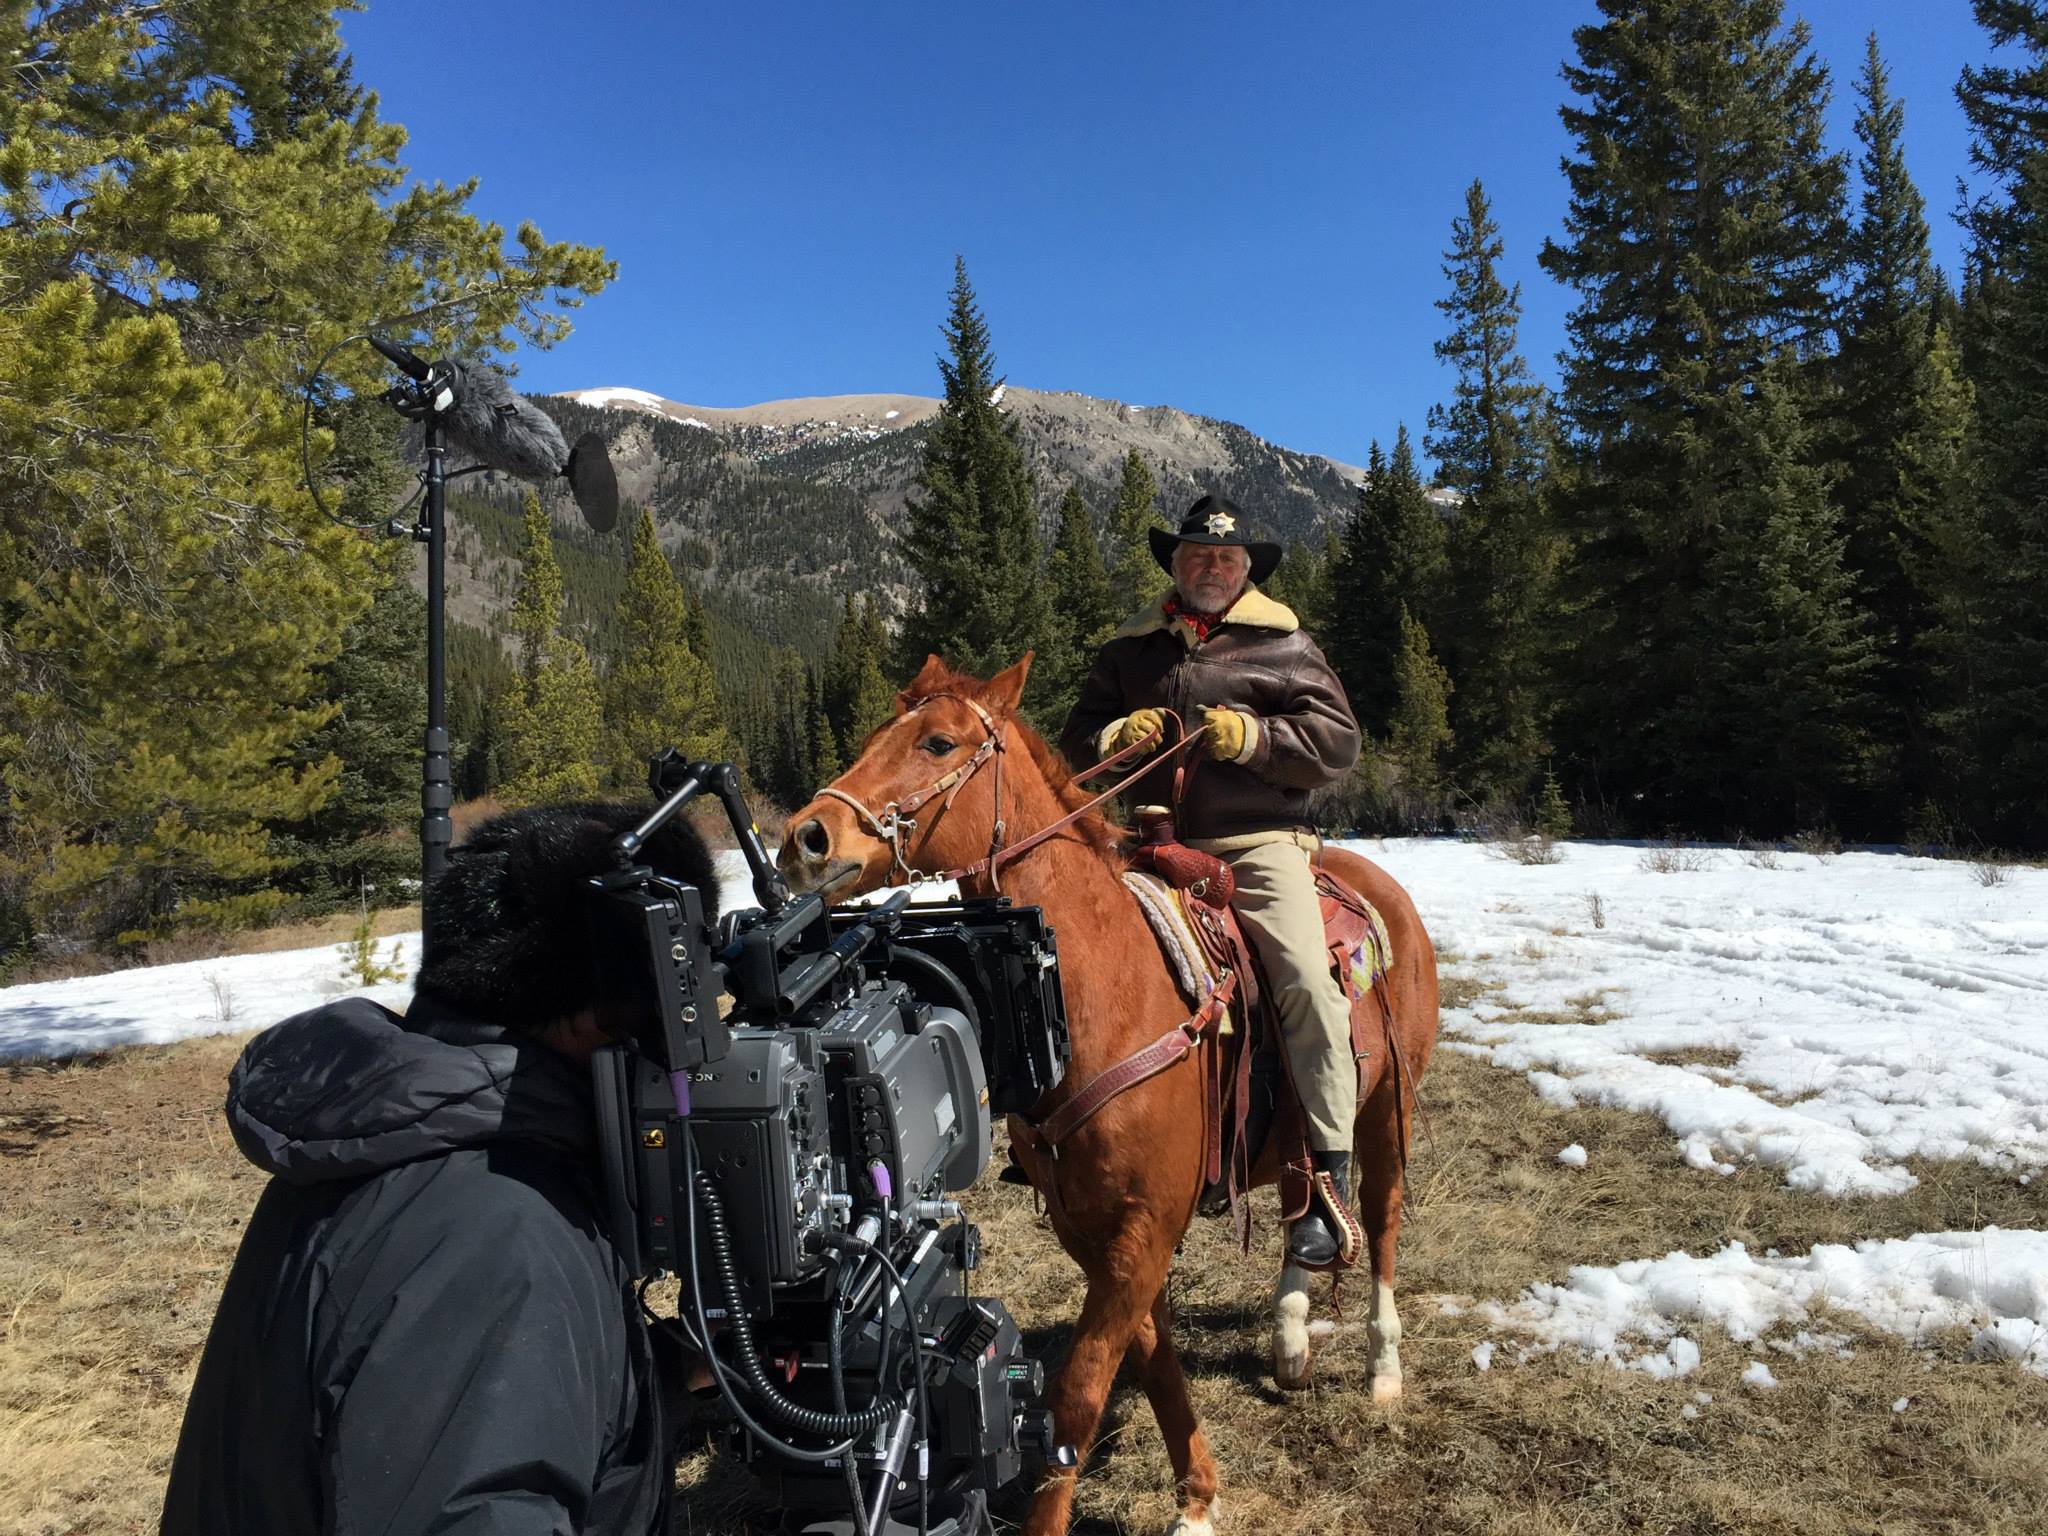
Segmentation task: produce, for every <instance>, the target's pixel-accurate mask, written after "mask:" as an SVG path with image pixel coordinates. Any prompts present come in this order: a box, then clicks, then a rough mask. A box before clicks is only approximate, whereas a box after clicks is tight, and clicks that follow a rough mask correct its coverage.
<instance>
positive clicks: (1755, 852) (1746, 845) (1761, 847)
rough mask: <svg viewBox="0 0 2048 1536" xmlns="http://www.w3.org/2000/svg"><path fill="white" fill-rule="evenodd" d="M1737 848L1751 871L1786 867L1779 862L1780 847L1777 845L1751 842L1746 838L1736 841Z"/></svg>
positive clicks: (1739, 838)
mask: <svg viewBox="0 0 2048 1536" xmlns="http://www.w3.org/2000/svg"><path fill="white" fill-rule="evenodd" d="M1735 846H1736V847H1737V848H1738V849H1739V850H1741V853H1742V861H1743V863H1745V864H1747V865H1748V866H1749V867H1750V868H1751V869H1782V868H1783V867H1784V866H1783V865H1781V864H1780V863H1779V862H1778V845H1777V844H1776V843H1757V842H1751V841H1750V840H1749V839H1748V838H1746V837H1738V838H1737V839H1735Z"/></svg>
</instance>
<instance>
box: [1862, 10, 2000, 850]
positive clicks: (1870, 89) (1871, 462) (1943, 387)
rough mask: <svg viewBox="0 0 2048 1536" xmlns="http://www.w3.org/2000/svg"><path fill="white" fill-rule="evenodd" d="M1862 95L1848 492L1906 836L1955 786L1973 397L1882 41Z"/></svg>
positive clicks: (1887, 793)
mask: <svg viewBox="0 0 2048 1536" xmlns="http://www.w3.org/2000/svg"><path fill="white" fill-rule="evenodd" d="M1857 95H1858V98H1859V101H1860V109H1859V111H1858V112H1857V116H1856V137H1857V140H1858V142H1859V143H1860V144H1861V145H1862V147H1863V153H1862V157H1861V160H1860V162H1859V166H1858V169H1859V171H1860V174H1861V180H1862V183H1863V196H1862V210H1861V217H1860V218H1859V219H1858V221H1857V224H1856V226H1855V228H1854V230H1853V231H1852V233H1851V236H1850V244H1849V257H1850V263H1851V282H1850V286H1849V289H1848V292H1847V294H1846V295H1845V302H1844V305H1843V309H1844V316H1845V322H1844V327H1843V332H1842V341H1841V350H1840V353H1839V357H1838V377H1839V382H1838V386H1837V395H1838V402H1839V403H1838V408H1837V410H1836V411H1835V412H1834V413H1833V415H1834V417H1835V420H1836V422H1837V424H1838V425H1837V432H1838V436H1839V441H1840V449H1839V452H1840V457H1841V460H1842V463H1843V475H1842V480H1841V483H1840V486H1839V487H1838V489H1837V493H1836V495H1837V500H1838V501H1839V503H1840V505H1841V507H1842V510H1843V526H1844V532H1845V534H1846V542H1845V546H1844V557H1843V558H1844V561H1845V563H1846V564H1847V566H1848V568H1849V570H1850V571H1851V573H1852V574H1853V576H1854V578H1855V581H1856V584H1857V592H1858V598H1859V601H1860V603H1861V605H1862V606H1863V608H1864V609H1865V610H1866V611H1867V612H1868V613H1869V615H1870V619H1871V633H1872V638H1873V641H1874V644H1875V645H1876V648H1877V658H1876V666H1875V669H1874V671H1873V674H1872V679H1871V689H1870V692H1871V698H1872V712H1871V719H1870V724H1871V731H1872V736H1873V739H1874V742H1875V751H1876V761H1875V763H1874V768H1873V779H1874V784H1875V787H1876V793H1875V805H1874V807H1873V809H1872V811H1871V813H1870V815H1871V819H1872V821H1873V823H1874V824H1875V825H1876V826H1879V827H1881V828H1885V829H1888V830H1889V831H1890V833H1891V834H1892V835H1897V833H1898V831H1900V830H1901V829H1902V828H1903V827H1904V825H1905V822H1906V819H1907V816H1908V814H1909V812H1910V810H1911V808H1913V807H1915V806H1919V805H1922V804H1924V803H1926V802H1927V801H1928V800H1929V799H1930V798H1933V797H1935V796H1936V795H1937V794H1938V793H1940V786H1939V785H1938V783H1937V778H1936V775H1937V760H1936V747H1937V744H1936V742H1935V740H1934V725H1933V719H1934V716H1935V714H1936V713H1938V712H1939V710H1940V708H1941V700H1942V699H1943V697H1944V696H1945V695H1946V694H1947V692H1948V690H1947V688H1946V687H1945V686H1944V680H1943V679H1942V677H1941V676H1940V675H1939V672H1938V670H1937V667H1938V652H1937V650H1936V649H1935V647H1934V646H1933V645H1932V644H1930V641H1931V640H1932V638H1933V636H1934V634H1935V631H1936V630H1937V628H1938V624H1939V618H1938V615H1939V608H1940V604H1941V602H1942V595H1943V590H1944V588H1945V587H1946V586H1947V585H1948V584H1949V582H1950V581H1951V580H1952V579H1953V573H1952V572H1949V571H1948V570H1947V569H1946V551H1949V550H1951V549H1952V548H1953V547H1954V538H1955V529H1954V526H1953V525H1954V522H1955V520H1956V518H1957V517H1958V516H1959V515H1960V512H1961V504H1962V500H1963V495H1964V479H1963V476H1964V470H1965V464H1964V460H1963V448H1964V442H1965V438H1966V435H1967V431H1968V427H1969V414H1970V401H1969V392H1968V388H1967V386H1966V385H1965V384H1964V383H1963V381H1962V379H1961V378H1960V377H1959V368H1958V361H1959V360H1958V358H1957V356H1956V353H1955V348H1954V344H1953V342H1952V340H1951V335H1950V332H1949V330H1948V328H1947V326H1946V325H1944V323H1943V322H1942V320H1941V319H1940V316H1939V309H1940V307H1941V292H1942V288H1943V286H1944V285H1943V284H1942V282H1941V279H1940V275H1939V274H1938V273H1937V272H1936V271H1935V268H1934V262H1933V259H1932V257H1931V255H1930V254H1929V251H1928V244H1927V239H1928V235H1927V220H1926V217H1925V214H1924V207H1925V205H1924V203H1923V202H1922V200H1921V197H1920V193H1919V190H1918V189H1917V188H1916V187H1915V186H1914V185H1913V181H1912V178H1911V176H1910V175H1908V173H1907V170H1906V162H1905V154H1904V150H1903V145H1902V139H1903V135H1904V129H1905V109H1904V106H1903V105H1902V103H1900V102H1899V101H1898V99H1897V98H1895V97H1894V96H1892V95H1891V93H1890V90H1889V86H1888V77H1887V72H1886V70H1885V67H1884V63H1883V60H1882V59H1881V58H1880V56H1879V54H1878V47H1877V35H1876V34H1875V33H1872V34H1871V35H1870V37H1869V39H1868V43H1867V48H1866V53H1865V58H1864V65H1863V73H1862V75H1861V77H1860V78H1859V79H1858V81H1857Z"/></svg>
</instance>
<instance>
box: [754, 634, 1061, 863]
mask: <svg viewBox="0 0 2048 1536" xmlns="http://www.w3.org/2000/svg"><path fill="white" fill-rule="evenodd" d="M1030 671H1031V656H1030V654H1029V653H1028V652H1027V653H1026V654H1025V656H1024V659H1023V660H1022V661H1019V662H1018V663H1017V664H1016V665H1015V666H1013V667H1011V668H1009V669H1008V670H1007V671H1005V672H1001V673H998V674H997V675H996V676H995V677H992V678H990V679H989V680H988V681H987V682H982V681H980V680H979V679H977V678H972V677H969V676H967V675H966V674H964V673H960V672H955V671H953V670H952V669H951V668H950V667H948V666H947V665H946V664H945V663H944V662H943V661H941V660H939V658H938V657H936V656H932V657H928V658H927V659H926V661H925V664H924V667H923V669H922V670H921V671H920V672H919V673H918V674H917V676H916V677H914V678H912V679H911V680H910V684H909V686H908V687H906V688H905V689H904V690H903V691H902V692H901V693H899V694H897V695H896V713H895V715H894V717H893V718H891V719H890V720H888V721H887V722H885V723H884V724H883V725H882V726H880V727H879V728H878V729H877V730H876V731H875V732H874V733H873V734H872V735H871V736H869V737H868V739H867V741H866V742H865V743H863V744H862V746H861V751H860V756H859V757H858V758H857V759H856V760H855V762H854V764H853V766H852V767H851V768H849V769H847V770H846V772H844V773H842V774H841V775H840V776H839V777H838V778H836V779H834V780H833V781H832V783H831V785H830V786H829V787H828V788H826V789H824V790H821V791H820V792H819V793H818V795H817V796H816V798H814V799H813V800H812V801H811V802H810V804H808V805H806V806H805V807H804V808H803V809H802V810H800V811H798V812H797V813H796V814H795V815H794V816H792V817H790V818H789V824H788V828H787V830H786V831H785V832H784V834H783V838H782V850H781V852H780V854H779V855H778V856H777V859H776V862H777V864H778V865H779V866H780V867H781V870H782V874H783V877H784V878H785V879H787V880H788V881H789V883H790V886H791V888H792V889H794V890H796V891H799V892H801V891H818V892H820V893H821V894H823V895H824V896H825V897H826V899H827V900H832V901H837V900H842V899H844V898H846V897H849V896H858V895H860V894H862V893H863V892H866V891H871V890H874V889H875V888H876V887H878V886H883V885H887V884H888V883H889V881H890V877H891V875H900V873H901V869H902V867H903V866H906V865H907V866H908V867H910V868H912V869H915V870H919V871H922V872H927V873H930V872H935V871H939V870H948V869H961V868H965V867H966V866H968V865H970V864H972V863H974V862H975V861H976V860H977V859H981V858H985V857H986V856H987V855H988V854H989V852H990V851H991V849H992V848H993V847H994V845H995V843H996V840H997V827H996V788H997V784H998V782H999V780H1000V779H1001V777H1002V771H1001V769H1000V768H999V764H1001V763H1002V761H1003V755H1004V754H1005V753H1009V754H1010V755H1012V756H1020V755H1021V754H1017V753H1016V752H1015V751H1014V749H1015V748H1016V747H1017V746H1018V745H1019V742H1018V735H1019V733H1020V732H1023V731H1025V730H1027V729H1028V728H1027V727H1025V726H1024V725H1023V724H1022V723H1021V722H1016V721H1014V720H1013V717H1014V716H1015V714H1016V711H1017V701H1018V699H1019V698H1021V697H1022V696H1023V693H1024V679H1025V677H1026V675H1027V674H1029V672H1030ZM1004 803H1005V804H1006V805H1008V804H1010V803H1011V802H1010V800H1009V799H1008V792H1007V791H1006V793H1005V801H1004ZM1012 830H1013V831H1014V830H1016V829H1012ZM1022 830H1024V831H1029V830H1031V829H1029V828H1024V829H1022Z"/></svg>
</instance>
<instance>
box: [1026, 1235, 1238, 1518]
mask: <svg viewBox="0 0 2048 1536" xmlns="http://www.w3.org/2000/svg"><path fill="white" fill-rule="evenodd" d="M1061 1238H1062V1241H1063V1242H1064V1243H1065V1244H1066V1246H1067V1249H1068V1251H1069V1252H1070V1253H1073V1254H1074V1256H1075V1258H1076V1260H1077V1261H1078V1262H1079V1263H1080V1264H1081V1268H1082V1269H1083V1271H1084V1272H1085V1273H1086V1274H1087V1277H1088V1295H1087V1299H1086V1300H1084V1301H1083V1302H1082V1304H1081V1317H1080V1320H1079V1321H1078V1322H1077V1323H1076V1324H1075V1325H1074V1341H1073V1344H1072V1346H1071V1348H1070V1349H1069V1350H1068V1353H1067V1359H1066V1362H1065V1364H1063V1365H1062V1366H1061V1367H1060V1370H1059V1374H1058V1376H1057V1377H1056V1378H1055V1379H1054V1381H1053V1384H1052V1387H1051V1390H1050V1391H1049V1392H1048V1394H1047V1397H1048V1400H1049V1402H1050V1404H1051V1407H1052V1420H1053V1429H1054V1432H1055V1433H1056V1434H1057V1435H1058V1437H1059V1439H1060V1441H1061V1442H1062V1443H1063V1444H1066V1445H1071V1446H1072V1447H1073V1448H1074V1453H1075V1465H1074V1466H1072V1467H1065V1468H1059V1469H1056V1470H1053V1471H1050V1472H1048V1473H1047V1475H1046V1479H1045V1481H1044V1482H1042V1483H1040V1484H1039V1487H1038V1493H1037V1496H1036V1497H1035V1498H1034V1499H1033V1500H1032V1503H1031V1513H1030V1516H1029V1517H1028V1518H1027V1519H1026V1520H1025V1522H1024V1536H1062V1533H1063V1532H1064V1531H1065V1530H1066V1528H1067V1521H1068V1519H1069V1517H1070V1516H1071V1514H1072V1511H1073V1505H1074V1483H1075V1480H1076V1478H1077V1477H1078V1476H1079V1475H1080V1469H1081V1467H1082V1466H1085V1465H1086V1464H1087V1461H1088V1452H1089V1449H1090V1447H1091V1446H1093V1444H1094V1442H1095V1431H1096V1427H1097V1426H1098V1425H1099V1424H1100V1423H1101V1420H1102V1410H1103V1407H1104V1406H1105V1405H1106V1404H1107V1403H1108V1401H1109V1390H1110V1387H1111V1385H1112V1384H1113V1383H1114V1382H1115V1380H1116V1368H1117V1366H1118V1364H1119V1363H1121V1361H1122V1360H1123V1357H1124V1354H1125V1352H1126V1351H1127V1350H1129V1349H1130V1348H1131V1347H1132V1345H1133V1343H1134V1342H1135V1341H1136V1339H1137V1335H1138V1330H1139V1328H1140V1326H1141V1325H1143V1326H1148V1327H1150V1326H1154V1325H1153V1324H1152V1321H1151V1318H1150V1317H1149V1315H1148V1314H1150V1312H1151V1310H1152V1303H1153V1298H1154V1297H1156V1296H1157V1295H1158V1294H1159V1292H1160V1289H1161V1288H1162V1287H1163V1286H1164V1285H1165V1283H1166V1269H1167V1265H1168V1263H1169V1262H1170V1261H1171V1259H1172V1257H1173V1237H1172V1236H1171V1235H1162V1234H1161V1233H1160V1232H1158V1231H1157V1230H1156V1224H1155V1223H1152V1222H1150V1221H1147V1220H1146V1219H1145V1218H1144V1217H1143V1216H1142V1215H1138V1216H1135V1217H1134V1219H1131V1220H1128V1221H1126V1222H1125V1223H1124V1225H1123V1226H1122V1228H1121V1229H1120V1230H1118V1231H1117V1232H1116V1233H1115V1234H1114V1235H1113V1236H1111V1237H1110V1238H1109V1240H1108V1241H1107V1242H1106V1243H1104V1244H1102V1245H1101V1246H1099V1247H1098V1246H1096V1245H1094V1244H1092V1243H1089V1242H1088V1241H1087V1239H1086V1237H1081V1238H1080V1239H1079V1241H1073V1240H1070V1239H1069V1234H1067V1233H1065V1232H1063V1233H1061ZM1148 1342H1150V1341H1148ZM1183 1395H1185V1394H1184V1393H1183ZM1188 1417H1189V1422H1190V1423H1192V1422H1193V1410H1192V1408H1190V1409H1189V1412H1188ZM1206 1449H1207V1448H1206V1447H1204V1451H1205V1452H1206ZM1210 1477H1211V1485H1210V1495H1211V1496H1213V1494H1214V1482H1213V1479H1214V1463H1213V1462H1212V1463H1211V1464H1210ZM1202 1504H1203V1511H1204V1513H1205V1514H1206V1511H1207V1504H1208V1500H1207V1499H1206V1498H1205V1499H1204V1500H1203V1501H1202Z"/></svg>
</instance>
